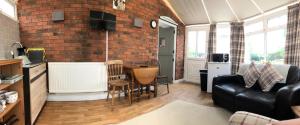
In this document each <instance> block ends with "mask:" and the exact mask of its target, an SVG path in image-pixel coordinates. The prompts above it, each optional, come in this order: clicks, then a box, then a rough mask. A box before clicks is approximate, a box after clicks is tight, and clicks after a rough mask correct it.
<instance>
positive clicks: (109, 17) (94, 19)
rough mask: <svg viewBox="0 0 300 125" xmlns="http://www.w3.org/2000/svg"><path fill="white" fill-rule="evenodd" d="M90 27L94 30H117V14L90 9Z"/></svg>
mask: <svg viewBox="0 0 300 125" xmlns="http://www.w3.org/2000/svg"><path fill="white" fill-rule="evenodd" d="M90 27H91V29H94V30H107V31H115V30H116V16H115V15H113V14H110V13H105V12H100V11H90Z"/></svg>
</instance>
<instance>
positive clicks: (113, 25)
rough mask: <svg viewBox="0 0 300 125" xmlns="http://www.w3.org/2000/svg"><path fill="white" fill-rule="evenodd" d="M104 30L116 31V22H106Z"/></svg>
mask: <svg viewBox="0 0 300 125" xmlns="http://www.w3.org/2000/svg"><path fill="white" fill-rule="evenodd" d="M104 29H105V30H108V31H116V22H114V21H109V20H106V21H104Z"/></svg>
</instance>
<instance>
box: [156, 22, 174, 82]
mask: <svg viewBox="0 0 300 125" xmlns="http://www.w3.org/2000/svg"><path fill="white" fill-rule="evenodd" d="M161 23H164V24H167V25H169V26H171V27H173V28H174V29H175V32H174V47H173V50H174V54H173V59H174V61H173V75H172V77H173V78H172V82H174V81H175V79H176V78H175V77H176V43H177V25H178V24H177V23H176V22H175V21H174V20H172V19H171V18H169V17H165V16H160V18H159V20H158V40H157V47H158V49H157V60H158V53H159V26H160V24H161Z"/></svg>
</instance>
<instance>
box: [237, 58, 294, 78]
mask: <svg viewBox="0 0 300 125" xmlns="http://www.w3.org/2000/svg"><path fill="white" fill-rule="evenodd" d="M264 65H265V64H256V68H257V69H258V70H261V69H262V68H263V67H264ZM249 66H250V64H245V63H243V64H241V65H240V67H239V70H238V72H237V74H238V75H243V74H244V73H245V72H246V70H247V69H248V67H249ZM272 66H273V68H274V69H276V70H277V71H278V72H279V73H280V74H281V75H282V76H283V80H281V81H280V82H278V83H287V82H288V80H290V78H289V76H290V74H294V73H291V72H290V68H291V67H293V68H294V70H292V71H295V70H296V69H297V67H296V66H291V65H289V64H272Z"/></svg>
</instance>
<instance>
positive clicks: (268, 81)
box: [258, 63, 283, 92]
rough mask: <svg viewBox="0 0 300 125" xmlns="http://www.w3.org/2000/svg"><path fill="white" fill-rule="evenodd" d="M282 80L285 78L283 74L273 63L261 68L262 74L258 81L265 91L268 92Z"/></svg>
mask: <svg viewBox="0 0 300 125" xmlns="http://www.w3.org/2000/svg"><path fill="white" fill-rule="evenodd" d="M281 80H283V76H282V75H281V74H280V73H279V72H278V71H277V70H276V69H274V68H273V67H272V65H271V63H267V64H266V65H265V66H264V67H263V68H262V69H261V76H260V77H259V79H258V82H259V85H260V87H261V89H262V90H263V91H264V92H268V91H270V90H271V89H272V88H273V86H274V85H275V84H276V83H277V82H279V81H281Z"/></svg>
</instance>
